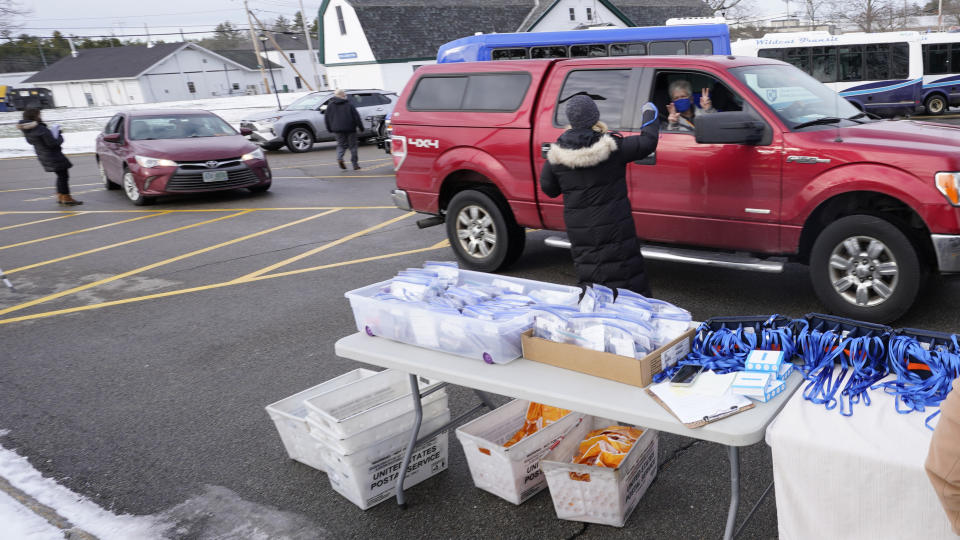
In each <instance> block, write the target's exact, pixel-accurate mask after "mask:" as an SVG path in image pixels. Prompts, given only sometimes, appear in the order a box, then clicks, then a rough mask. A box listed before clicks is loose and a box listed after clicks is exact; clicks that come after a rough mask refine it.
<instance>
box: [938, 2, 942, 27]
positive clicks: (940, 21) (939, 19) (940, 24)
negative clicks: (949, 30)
mask: <svg viewBox="0 0 960 540" xmlns="http://www.w3.org/2000/svg"><path fill="white" fill-rule="evenodd" d="M937 32H943V0H940V2H938V3H937Z"/></svg>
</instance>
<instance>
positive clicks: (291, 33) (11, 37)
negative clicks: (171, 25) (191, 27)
mask: <svg viewBox="0 0 960 540" xmlns="http://www.w3.org/2000/svg"><path fill="white" fill-rule="evenodd" d="M231 30H236V31H238V32H249V31H250V28H249V27H238V26H235V27H233V28H231ZM254 31H257V32H259V29H254ZM270 32H272V33H274V34H287V35H298V32H295V31H293V30H282V31H281V30H270ZM214 33H216V32H214V31H213V30H208V31H193V32H150V33H149V34H102V35H93V34H85V35H76V34H62V35H60V36H27V37H28V38H30V39H56V38H58V37H59V38H61V39H66V38H70V39H86V38H123V37H150V36H179V35H181V34H214ZM7 41H8V42H13V41H19V38H18V37H14V36H10V37H9V38H7Z"/></svg>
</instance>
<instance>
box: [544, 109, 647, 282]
mask: <svg viewBox="0 0 960 540" xmlns="http://www.w3.org/2000/svg"><path fill="white" fill-rule="evenodd" d="M566 112H567V119H568V120H569V121H570V126H571V127H570V128H569V129H568V130H567V131H565V132H564V133H563V134H562V135H560V137H559V138H558V139H557V142H556V143H555V144H553V145H551V146H550V151H549V152H548V153H547V162H546V163H544V165H543V170H542V171H541V173H540V186H541V188H542V189H543V192H544V193H546V194H547V196H548V197H551V198H553V197H557V196H558V195H560V194H561V193H562V194H563V220H564V222H565V223H566V227H567V236H568V237H569V238H570V243H571V245H572V247H571V252H572V255H573V263H574V265H575V266H576V269H577V277H578V278H579V280H580V284H581V285H589V284H591V283H598V284H600V285H605V286H607V287H610V288H611V289H616V288H622V289H629V290H631V291H634V292H637V293H640V294H643V295H646V296H650V285H649V284H648V282H647V276H646V273H645V271H644V264H643V255H641V254H640V240H639V239H638V238H637V233H636V226H635V224H634V221H633V214H632V213H631V209H630V199H629V198H628V196H627V182H626V170H627V164H628V163H630V162H631V161H636V160H638V159H643V158H645V157H646V156H648V155H649V154H650V153H651V152H653V151H654V150H655V149H656V147H657V141H658V138H659V125H658V123H657V122H655V121H653V120H654V119H655V118H656V109H655V108H654V107H653V105H652V104H649V103H648V104H647V105H645V106H644V108H643V115H642V117H643V123H644V124H648V123H649V125H646V126H645V127H643V129H642V131H641V134H640V135H635V136H632V137H622V136H621V135H620V134H619V133H610V132H608V131H607V126H606V125H605V124H604V123H603V122H601V121H600V111H599V110H597V106H596V104H595V103H594V102H593V100H592V99H590V98H589V97H588V96H585V95H579V96H574V97H573V98H571V99H570V100H568V101H567V105H566Z"/></svg>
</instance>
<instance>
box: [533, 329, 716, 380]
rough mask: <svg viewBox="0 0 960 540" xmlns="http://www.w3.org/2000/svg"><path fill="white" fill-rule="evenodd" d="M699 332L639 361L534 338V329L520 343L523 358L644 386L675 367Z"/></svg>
mask: <svg viewBox="0 0 960 540" xmlns="http://www.w3.org/2000/svg"><path fill="white" fill-rule="evenodd" d="M696 332H697V331H696V328H691V329H690V330H687V331H686V332H684V333H683V335H681V336H680V337H678V338H676V339H674V340H673V341H671V342H670V343H667V344H666V345H664V346H663V347H660V348H659V349H657V350H655V351H653V352H652V353H650V354H648V355H647V356H645V357H643V358H641V359H639V360H638V359H636V358H631V357H629V356H620V355H619V354H612V353H608V352H600V351H593V350H590V349H584V348H583V347H578V346H576V345H571V344H569V343H555V342H553V341H549V340H546V339H542V338H538V337H534V336H533V330H528V331H527V332H525V333H524V334H523V336H522V337H521V343H522V344H523V357H524V358H527V359H528V360H533V361H534V362H540V363H542V364H550V365H551V366H557V367H561V368H564V369H570V370H573V371H579V372H580V373H586V374H587V375H594V376H596V377H602V378H604V379H610V380H612V381H617V382H622V383H624V384H630V385H633V386H639V387H644V386H648V385H649V384H650V383H652V382H653V376H654V375H656V374H657V373H660V372H661V371H663V370H664V369H666V368H668V367H670V366H673V365H674V364H676V363H677V361H679V360H680V359H681V358H683V357H685V356H686V355H687V354H689V353H690V344H691V342H692V341H693V336H694V334H696Z"/></svg>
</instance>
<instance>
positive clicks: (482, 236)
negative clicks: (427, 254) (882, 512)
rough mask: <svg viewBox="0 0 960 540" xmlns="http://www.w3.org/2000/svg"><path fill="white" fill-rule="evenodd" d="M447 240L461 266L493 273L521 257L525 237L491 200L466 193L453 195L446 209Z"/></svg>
mask: <svg viewBox="0 0 960 540" xmlns="http://www.w3.org/2000/svg"><path fill="white" fill-rule="evenodd" d="M446 226H447V238H448V239H449V240H450V245H451V246H452V247H453V251H454V253H456V255H457V258H458V259H459V260H460V262H461V263H463V265H464V266H466V267H468V268H470V269H473V270H479V271H481V272H493V271H496V270H499V269H501V268H504V267H506V266H508V265H510V264H511V263H513V262H515V261H516V260H517V258H519V257H520V255H521V254H522V253H523V247H524V244H525V242H526V233H525V231H524V229H523V227H520V226H519V225H517V224H516V222H515V221H514V219H513V215H511V214H510V212H509V210H507V209H504V207H503V206H502V205H501V204H499V203H498V202H497V201H496V200H495V198H494V196H491V195H490V194H487V193H485V192H484V191H480V190H475V189H468V190H464V191H461V192H460V193H457V194H456V195H454V197H453V199H451V201H450V205H449V206H448V207H447V218H446Z"/></svg>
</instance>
